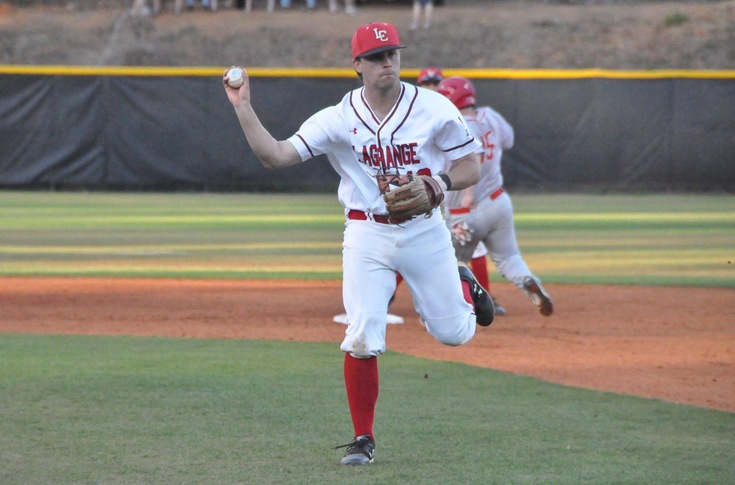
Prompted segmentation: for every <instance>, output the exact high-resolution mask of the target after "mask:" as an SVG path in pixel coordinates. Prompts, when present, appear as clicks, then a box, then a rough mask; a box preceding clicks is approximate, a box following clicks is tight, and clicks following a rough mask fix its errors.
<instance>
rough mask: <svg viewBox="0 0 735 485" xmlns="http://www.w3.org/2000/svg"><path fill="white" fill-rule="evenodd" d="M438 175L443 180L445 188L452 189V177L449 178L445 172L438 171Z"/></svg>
mask: <svg viewBox="0 0 735 485" xmlns="http://www.w3.org/2000/svg"><path fill="white" fill-rule="evenodd" d="M439 177H440V178H441V179H442V180H443V181H444V183H445V184H447V190H451V189H452V179H450V178H449V175H447V174H445V173H440V174H439Z"/></svg>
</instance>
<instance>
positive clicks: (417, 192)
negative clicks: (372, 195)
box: [378, 175, 444, 224]
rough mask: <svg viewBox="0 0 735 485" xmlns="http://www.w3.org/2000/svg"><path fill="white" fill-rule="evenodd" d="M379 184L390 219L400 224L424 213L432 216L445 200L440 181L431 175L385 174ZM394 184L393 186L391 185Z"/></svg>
mask: <svg viewBox="0 0 735 485" xmlns="http://www.w3.org/2000/svg"><path fill="white" fill-rule="evenodd" d="M381 177H382V179H380V178H379V180H378V185H379V186H380V191H381V193H382V194H383V200H385V206H386V207H387V208H388V220H389V221H390V222H391V223H393V224H398V223H401V222H405V221H408V220H411V219H413V218H414V217H417V216H420V215H423V216H425V217H431V214H432V213H433V211H434V209H435V208H437V207H438V206H439V204H441V203H442V201H443V200H444V192H442V189H441V187H440V186H439V183H438V182H437V181H436V180H434V179H433V178H431V177H427V176H425V175H419V176H416V177H414V176H413V175H393V176H391V175H387V176H386V175H383V176H381ZM391 186H393V187H391Z"/></svg>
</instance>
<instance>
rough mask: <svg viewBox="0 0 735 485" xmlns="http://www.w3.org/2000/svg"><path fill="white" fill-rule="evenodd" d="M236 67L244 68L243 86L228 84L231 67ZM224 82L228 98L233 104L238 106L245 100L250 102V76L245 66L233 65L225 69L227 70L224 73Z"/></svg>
mask: <svg viewBox="0 0 735 485" xmlns="http://www.w3.org/2000/svg"><path fill="white" fill-rule="evenodd" d="M235 67H237V68H239V69H242V86H240V87H239V88H233V87H231V86H230V85H229V84H227V74H228V72H229V71H230V69H232V68H235ZM222 84H223V85H224V87H225V94H227V99H229V100H230V103H232V106H234V107H235V108H237V107H238V106H240V104H241V103H243V102H245V103H250V77H249V76H248V72H247V71H246V70H245V68H242V67H240V66H232V67H230V68H229V69H225V72H224V73H222Z"/></svg>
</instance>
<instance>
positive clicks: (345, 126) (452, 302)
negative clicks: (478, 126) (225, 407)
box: [223, 23, 494, 465]
mask: <svg viewBox="0 0 735 485" xmlns="http://www.w3.org/2000/svg"><path fill="white" fill-rule="evenodd" d="M402 48H404V46H403V45H401V43H400V40H399V37H398V32H397V31H396V29H395V27H394V26H393V25H391V24H387V23H371V24H367V25H363V26H361V27H359V28H358V29H357V31H356V32H355V34H354V35H353V37H352V56H353V61H352V66H353V68H354V69H355V71H356V73H357V75H358V77H360V79H361V80H362V83H363V86H362V87H361V88H358V89H355V90H353V91H351V92H349V93H347V94H346V95H345V96H344V98H343V99H342V101H341V102H340V103H338V104H337V105H336V106H331V107H328V108H325V109H323V110H321V111H319V112H318V113H316V114H314V115H313V116H311V117H310V118H309V119H307V120H306V121H305V122H304V123H303V125H301V127H300V128H299V130H298V131H297V132H296V134H294V135H293V136H291V137H290V138H288V139H287V140H281V141H278V140H276V139H274V138H273V137H272V136H271V134H270V133H269V132H268V131H267V130H266V128H265V127H263V125H262V124H261V122H260V120H259V119H258V116H257V115H256V113H255V111H254V110H253V108H252V105H251V103H250V100H251V92H250V83H249V79H248V76H247V73H244V75H243V77H244V83H243V85H242V86H241V87H240V88H238V89H235V88H232V87H230V86H229V84H228V74H227V72H226V73H225V75H224V78H223V83H224V86H225V91H226V93H227V96H228V99H229V101H230V103H231V104H232V105H233V107H234V109H235V113H236V115H237V118H238V120H239V122H240V126H241V127H242V130H243V132H244V133H245V137H246V138H247V140H248V143H249V144H250V147H251V148H252V150H253V151H254V152H255V154H256V155H257V157H258V159H259V160H260V161H261V163H262V164H263V165H264V166H265V167H267V168H281V167H287V166H291V165H296V164H299V163H302V162H305V161H306V160H308V159H310V158H312V157H314V156H317V155H321V154H324V155H326V156H327V159H328V160H329V163H330V164H331V165H332V167H333V168H334V170H336V171H337V173H338V174H339V175H340V179H341V180H340V184H339V189H338V199H339V201H340V203H341V204H342V205H343V206H344V207H345V218H346V222H345V231H344V241H343V252H342V253H343V286H342V297H343V303H344V306H345V311H346V313H347V317H348V320H349V324H348V326H347V328H346V331H345V337H344V340H343V341H342V344H341V347H340V348H341V350H342V351H343V352H345V360H344V379H345V388H346V391H347V401H348V404H349V408H350V415H351V417H352V424H353V428H354V439H353V441H352V442H351V443H349V444H347V445H345V446H344V447H345V448H347V451H346V453H345V455H344V457H343V458H342V460H341V463H342V464H345V465H366V464H368V463H371V462H372V461H373V455H374V452H375V437H374V435H373V419H374V414H375V406H376V403H377V399H378V388H379V385H378V364H377V357H378V356H379V355H380V354H382V353H383V352H384V351H385V349H386V343H385V336H386V314H387V309H388V301H389V299H390V297H391V295H393V292H394V290H395V285H396V273H397V272H400V273H401V274H402V275H403V278H404V279H405V281H406V284H407V285H408V288H409V289H410V291H411V295H412V297H413V301H414V305H415V307H416V310H417V312H418V313H419V315H420V316H421V318H422V320H423V321H424V322H425V326H426V330H427V331H428V332H429V334H431V335H432V336H433V337H434V338H436V339H437V340H438V341H439V342H441V343H443V344H446V345H462V344H464V343H467V342H469V341H470V339H472V337H473V336H474V334H475V328H476V323H477V324H479V325H483V326H486V325H490V323H492V320H493V317H494V311H493V307H492V300H490V297H489V296H488V294H487V292H485V290H484V289H483V288H482V287H481V286H480V285H479V284H477V281H476V280H475V278H474V275H472V273H471V271H470V270H469V269H468V268H467V267H466V266H464V265H458V263H457V258H456V256H455V252H454V247H453V245H452V240H451V235H450V233H449V230H448V228H447V226H446V224H445V221H444V219H443V217H442V214H441V210H440V209H438V208H437V209H434V211H433V213H431V217H424V216H421V217H416V218H413V219H410V220H407V221H405V222H400V223H399V224H393V223H391V220H392V219H389V217H388V213H387V208H386V205H385V201H384V199H383V196H382V195H381V191H380V189H379V186H378V180H377V179H378V178H379V177H380V178H383V179H384V176H385V175H384V174H386V173H387V174H403V175H405V174H408V173H412V174H419V175H426V176H430V177H433V178H434V179H435V180H436V182H437V183H438V184H439V186H440V189H443V190H445V191H448V190H461V189H464V188H467V187H469V186H471V185H472V184H474V183H477V181H478V180H479V175H480V166H479V157H478V155H477V151H478V149H479V148H480V146H481V144H480V142H479V141H478V140H475V138H474V136H473V135H472V133H471V132H470V130H469V128H468V127H467V124H466V123H465V122H464V120H463V119H462V116H461V115H460V113H459V111H458V110H457V108H456V107H455V106H454V105H453V104H452V103H451V102H449V101H448V100H447V99H446V98H445V97H444V96H442V95H440V94H438V93H435V92H431V91H428V90H423V89H419V88H417V87H415V86H413V85H411V84H406V83H403V82H401V81H400V77H399V76H400V65H401V57H400V49H402ZM233 67H234V66H233ZM447 158H449V159H451V160H453V164H452V165H451V168H450V169H449V170H447V171H446V172H444V171H443V169H444V166H445V160H446V159H447Z"/></svg>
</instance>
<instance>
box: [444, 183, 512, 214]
mask: <svg viewBox="0 0 735 485" xmlns="http://www.w3.org/2000/svg"><path fill="white" fill-rule="evenodd" d="M503 192H504V190H503V187H500V188H499V189H498V190H496V191H495V192H493V193H492V194H490V200H495V199H497V198H498V197H500V194H502V193H503ZM469 212H470V208H469V207H460V208H458V209H449V213H450V214H452V215H453V216H456V215H458V214H469Z"/></svg>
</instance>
